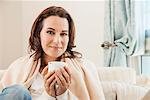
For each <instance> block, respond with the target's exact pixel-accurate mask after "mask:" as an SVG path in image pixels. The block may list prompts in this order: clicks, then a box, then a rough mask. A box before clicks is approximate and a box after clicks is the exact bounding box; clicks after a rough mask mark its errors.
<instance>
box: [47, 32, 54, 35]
mask: <svg viewBox="0 0 150 100" xmlns="http://www.w3.org/2000/svg"><path fill="white" fill-rule="evenodd" d="M47 33H48V34H50V35H54V34H55V33H54V32H53V31H47Z"/></svg>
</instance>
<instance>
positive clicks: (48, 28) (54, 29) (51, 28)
mask: <svg viewBox="0 0 150 100" xmlns="http://www.w3.org/2000/svg"><path fill="white" fill-rule="evenodd" d="M47 29H51V30H53V31H55V29H54V28H51V27H48V28H47Z"/></svg>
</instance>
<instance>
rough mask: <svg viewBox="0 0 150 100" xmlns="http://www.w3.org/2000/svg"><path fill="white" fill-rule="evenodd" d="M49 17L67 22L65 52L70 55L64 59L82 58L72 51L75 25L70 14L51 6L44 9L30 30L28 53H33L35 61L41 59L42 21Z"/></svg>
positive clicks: (79, 54) (60, 8)
mask: <svg viewBox="0 0 150 100" xmlns="http://www.w3.org/2000/svg"><path fill="white" fill-rule="evenodd" d="M49 16H59V17H62V18H66V19H67V20H68V23H69V42H68V46H67V49H66V52H68V53H69V54H70V55H69V56H66V57H69V58H75V57H82V55H81V53H79V52H76V51H72V49H73V48H74V47H76V46H75V45H74V38H75V25H74V22H73V19H72V18H71V16H70V14H69V13H68V12H67V11H66V10H65V9H64V8H62V7H56V6H51V7H48V8H46V9H45V10H43V11H42V12H41V13H40V14H39V16H38V17H37V18H36V19H35V21H34V23H33V26H32V29H31V35H30V38H29V50H30V52H32V51H34V53H33V54H32V55H35V60H38V59H39V58H41V57H42V55H43V53H44V51H43V49H42V46H41V39H40V32H41V30H42V28H43V20H44V19H46V18H47V17H49ZM32 55H31V56H32ZM61 57H65V56H61Z"/></svg>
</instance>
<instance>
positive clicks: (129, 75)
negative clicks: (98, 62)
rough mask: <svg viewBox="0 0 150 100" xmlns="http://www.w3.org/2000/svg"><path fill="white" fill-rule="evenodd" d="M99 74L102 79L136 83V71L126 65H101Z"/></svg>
mask: <svg viewBox="0 0 150 100" xmlns="http://www.w3.org/2000/svg"><path fill="white" fill-rule="evenodd" d="M98 74H99V78H100V80H101V81H117V82H123V83H128V84H136V72H135V70H134V69H132V68H125V67H99V68H98Z"/></svg>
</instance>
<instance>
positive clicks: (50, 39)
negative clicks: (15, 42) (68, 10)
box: [40, 16, 69, 60]
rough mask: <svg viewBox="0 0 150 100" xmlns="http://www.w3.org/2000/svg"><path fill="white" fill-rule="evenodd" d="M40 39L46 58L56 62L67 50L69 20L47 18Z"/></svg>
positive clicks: (56, 17)
mask: <svg viewBox="0 0 150 100" xmlns="http://www.w3.org/2000/svg"><path fill="white" fill-rule="evenodd" d="M40 38H41V45H42V48H43V51H44V53H45V56H46V58H48V59H49V60H56V59H57V58H58V57H59V56H61V55H62V54H63V53H64V52H65V51H66V49H67V45H68V41H69V24H68V20H67V19H66V18H61V17H58V16H49V17H47V18H46V19H44V20H43V28H42V30H41V32H40Z"/></svg>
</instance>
